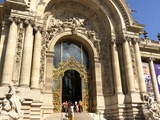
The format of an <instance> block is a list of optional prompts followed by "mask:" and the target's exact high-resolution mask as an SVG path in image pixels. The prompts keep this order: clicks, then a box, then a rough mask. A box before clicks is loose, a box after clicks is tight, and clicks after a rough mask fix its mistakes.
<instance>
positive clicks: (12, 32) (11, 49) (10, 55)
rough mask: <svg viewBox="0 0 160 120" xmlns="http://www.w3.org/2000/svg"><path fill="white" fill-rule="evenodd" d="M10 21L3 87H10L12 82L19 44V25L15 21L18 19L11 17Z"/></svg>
mask: <svg viewBox="0 0 160 120" xmlns="http://www.w3.org/2000/svg"><path fill="white" fill-rule="evenodd" d="M9 20H10V21H11V25H10V29H9V35H8V42H7V48H6V55H5V60H4V67H3V73H2V85H8V84H10V83H11V81H12V72H13V66H14V57H15V51H16V44H17V25H16V21H15V20H16V19H15V18H12V17H10V18H9Z"/></svg>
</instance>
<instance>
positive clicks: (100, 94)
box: [93, 57, 105, 113]
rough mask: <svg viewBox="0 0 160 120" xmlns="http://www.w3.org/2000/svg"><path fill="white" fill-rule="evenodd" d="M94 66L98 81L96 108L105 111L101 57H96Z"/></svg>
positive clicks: (96, 80)
mask: <svg viewBox="0 0 160 120" xmlns="http://www.w3.org/2000/svg"><path fill="white" fill-rule="evenodd" d="M94 67H95V71H94V73H95V82H96V83H95V84H96V88H95V90H96V91H95V94H96V102H97V103H96V107H97V108H96V109H97V110H98V111H100V112H101V113H103V112H104V109H105V103H104V96H103V91H102V71H101V64H100V62H99V59H98V58H96V57H95V58H94ZM93 102H94V101H93ZM94 104H95V103H94Z"/></svg>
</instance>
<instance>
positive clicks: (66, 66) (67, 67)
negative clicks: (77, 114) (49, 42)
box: [52, 40, 91, 112]
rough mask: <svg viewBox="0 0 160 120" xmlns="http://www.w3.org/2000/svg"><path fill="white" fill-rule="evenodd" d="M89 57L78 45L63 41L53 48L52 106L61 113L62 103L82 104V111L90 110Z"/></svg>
mask: <svg viewBox="0 0 160 120" xmlns="http://www.w3.org/2000/svg"><path fill="white" fill-rule="evenodd" d="M88 71H89V57H88V54H87V51H86V50H85V48H84V47H83V46H82V44H80V43H75V42H74V41H73V40H64V41H61V42H59V43H58V44H57V45H56V46H55V56H54V69H53V76H52V79H53V105H54V111H55V112H61V109H62V108H61V105H62V102H64V101H66V100H67V101H68V100H71V101H72V102H75V101H79V100H80V99H81V100H82V102H83V111H89V109H90V103H91V102H90V87H89V86H90V82H91V80H90V79H89V78H91V77H90V76H89V75H90V73H89V72H88Z"/></svg>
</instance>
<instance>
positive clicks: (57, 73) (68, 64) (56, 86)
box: [52, 57, 90, 112]
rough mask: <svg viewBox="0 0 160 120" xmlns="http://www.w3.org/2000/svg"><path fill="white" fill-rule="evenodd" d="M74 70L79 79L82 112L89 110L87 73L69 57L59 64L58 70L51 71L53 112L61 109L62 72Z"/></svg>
mask: <svg viewBox="0 0 160 120" xmlns="http://www.w3.org/2000/svg"><path fill="white" fill-rule="evenodd" d="M71 69H72V70H76V71H77V72H78V73H79V74H80V77H81V85H82V86H81V90H82V102H83V111H86V112H87V111H88V110H89V108H90V96H89V93H90V87H89V81H88V79H89V78H90V77H89V73H88V72H87V71H86V70H85V67H84V65H83V64H82V63H78V62H77V61H76V60H75V59H74V57H71V58H70V59H69V60H68V61H65V62H59V65H58V69H54V70H53V76H52V80H53V88H52V91H53V105H54V111H55V112H61V108H62V87H63V86H62V78H63V76H64V72H65V71H67V70H71Z"/></svg>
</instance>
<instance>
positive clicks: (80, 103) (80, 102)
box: [78, 100, 83, 113]
mask: <svg viewBox="0 0 160 120" xmlns="http://www.w3.org/2000/svg"><path fill="white" fill-rule="evenodd" d="M78 104H79V112H80V113H81V112H83V102H82V101H81V100H79V103H78Z"/></svg>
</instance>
